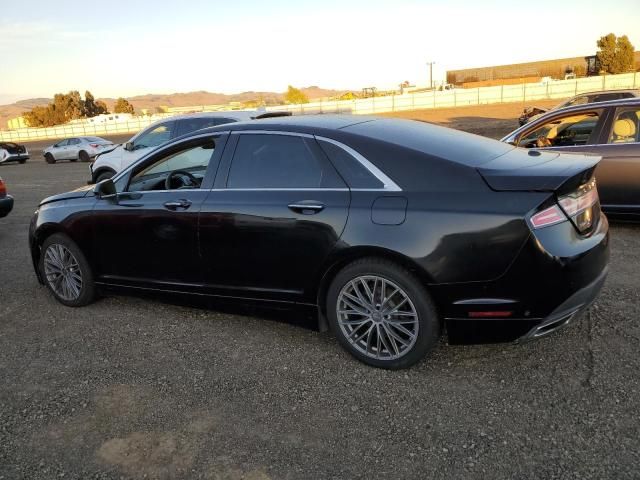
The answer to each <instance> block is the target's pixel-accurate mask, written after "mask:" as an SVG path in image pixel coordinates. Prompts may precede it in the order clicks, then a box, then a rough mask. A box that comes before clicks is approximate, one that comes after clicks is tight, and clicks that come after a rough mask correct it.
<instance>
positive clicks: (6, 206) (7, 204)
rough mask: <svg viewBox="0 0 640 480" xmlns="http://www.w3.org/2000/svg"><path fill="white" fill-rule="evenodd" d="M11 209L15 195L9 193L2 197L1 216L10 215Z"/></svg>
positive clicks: (0, 202) (0, 201)
mask: <svg viewBox="0 0 640 480" xmlns="http://www.w3.org/2000/svg"><path fill="white" fill-rule="evenodd" d="M11 210H13V197H12V196H11V195H7V196H6V197H4V198H0V218H1V217H6V216H7V215H9V212H11Z"/></svg>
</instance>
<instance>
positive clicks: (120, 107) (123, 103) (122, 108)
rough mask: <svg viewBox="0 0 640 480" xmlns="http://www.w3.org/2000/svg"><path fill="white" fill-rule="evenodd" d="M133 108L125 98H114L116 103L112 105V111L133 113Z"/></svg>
mask: <svg viewBox="0 0 640 480" xmlns="http://www.w3.org/2000/svg"><path fill="white" fill-rule="evenodd" d="M134 112H135V109H134V108H133V105H131V104H130V103H129V102H128V101H127V99H126V98H122V97H120V98H118V99H117V100H116V104H115V106H114V107H113V113H134Z"/></svg>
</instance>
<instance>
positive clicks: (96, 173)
mask: <svg viewBox="0 0 640 480" xmlns="http://www.w3.org/2000/svg"><path fill="white" fill-rule="evenodd" d="M105 172H111V173H113V174H114V175H115V174H116V173H117V172H116V171H115V170H114V169H113V168H111V167H108V166H106V165H105V166H104V167H99V168H97V169H96V170H94V171H93V172H92V176H93V178H92V179H91V180H92V181H93V183H96V180H97V179H98V177H99V176H100V175H101V174H103V173H105Z"/></svg>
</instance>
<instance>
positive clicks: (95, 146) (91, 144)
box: [89, 143, 100, 148]
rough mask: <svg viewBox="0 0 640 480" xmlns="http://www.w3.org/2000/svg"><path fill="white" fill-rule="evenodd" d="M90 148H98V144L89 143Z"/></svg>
mask: <svg viewBox="0 0 640 480" xmlns="http://www.w3.org/2000/svg"><path fill="white" fill-rule="evenodd" d="M89 145H90V146H92V147H93V148H98V147H99V146H100V144H99V143H90V144H89Z"/></svg>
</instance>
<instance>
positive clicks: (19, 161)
mask: <svg viewBox="0 0 640 480" xmlns="http://www.w3.org/2000/svg"><path fill="white" fill-rule="evenodd" d="M24 162H26V160H18V163H19V164H20V165H22V164H24Z"/></svg>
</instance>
